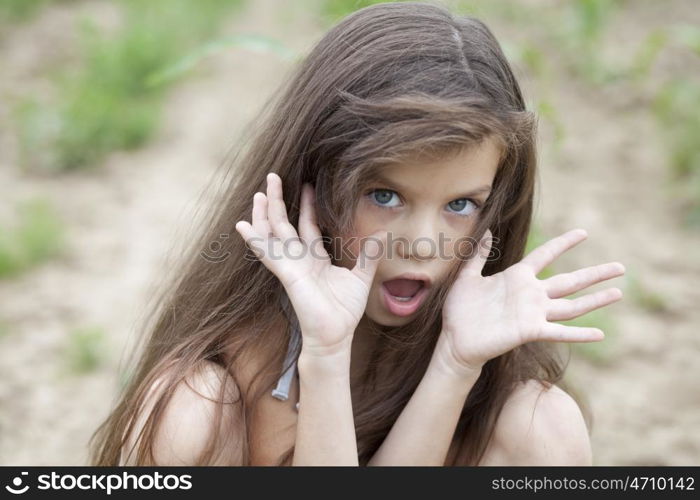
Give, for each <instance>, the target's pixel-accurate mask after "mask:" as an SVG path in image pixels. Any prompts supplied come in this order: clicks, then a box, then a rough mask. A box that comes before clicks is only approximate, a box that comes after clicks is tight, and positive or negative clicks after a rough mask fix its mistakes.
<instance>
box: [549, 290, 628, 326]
mask: <svg viewBox="0 0 700 500" xmlns="http://www.w3.org/2000/svg"><path fill="white" fill-rule="evenodd" d="M621 298H622V290H620V289H619V288H608V289H607V290H602V291H600V292H595V293H590V294H588V295H584V296H583V297H577V298H575V299H554V300H551V301H550V302H549V307H548V309H547V321H566V320H569V319H574V318H578V317H579V316H581V315H583V314H586V313H587V312H590V311H593V310H594V309H600V308H601V307H603V306H607V305H608V304H612V303H613V302H617V301H618V300H620V299H621Z"/></svg>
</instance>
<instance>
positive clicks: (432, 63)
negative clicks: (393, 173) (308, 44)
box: [90, 2, 590, 465]
mask: <svg viewBox="0 0 700 500" xmlns="http://www.w3.org/2000/svg"><path fill="white" fill-rule="evenodd" d="M253 125H254V126H253V127H251V130H254V133H253V135H252V137H251V138H250V141H249V142H246V141H244V140H242V141H241V147H240V148H239V149H238V151H237V154H236V155H235V156H234V157H233V158H232V160H231V161H229V162H227V163H226V164H225V165H226V166H227V167H228V170H226V175H225V176H224V181H222V182H221V186H222V187H223V189H221V192H220V194H219V198H218V202H215V203H212V204H211V208H210V210H209V212H207V215H206V217H205V218H204V219H203V222H202V223H201V226H202V228H203V229H202V230H201V232H200V233H199V235H198V237H197V238H196V239H194V240H193V242H192V244H191V245H190V247H189V248H188V249H187V251H186V253H185V254H184V256H183V257H182V258H183V262H182V264H179V265H178V266H177V267H176V269H177V272H176V273H174V274H173V276H172V277H171V278H170V282H169V283H167V285H166V286H164V288H163V291H162V293H161V294H160V295H159V296H158V299H157V301H156V303H155V305H154V306H153V309H152V315H151V316H150V317H149V321H146V322H145V323H146V324H145V325H144V329H146V333H147V335H144V337H143V342H144V346H143V349H142V352H141V354H140V356H139V358H138V359H139V361H138V363H137V365H136V367H135V368H134V369H133V373H132V374H131V377H130V379H129V380H128V383H127V384H126V386H125V388H124V389H123V391H122V393H121V397H120V399H119V402H118V404H117V405H116V408H115V409H114V410H113V411H112V413H111V414H110V415H109V417H108V418H107V419H106V420H105V421H104V422H103V423H102V425H101V426H100V427H99V428H98V429H97V430H96V431H95V434H94V435H93V437H92V439H91V458H90V461H91V463H92V464H94V465H116V464H117V462H118V460H119V456H120V449H121V447H122V445H123V444H124V439H123V438H124V436H125V435H126V434H128V432H130V429H131V426H132V425H133V422H132V419H131V417H132V416H133V415H134V414H135V413H136V411H137V410H138V409H139V407H140V405H141V404H142V403H143V400H144V395H145V393H146V391H147V390H148V388H149V386H150V385H151V384H152V383H153V381H154V380H155V379H156V378H157V377H159V376H160V375H161V374H162V373H163V372H164V370H165V368H166V366H172V365H174V366H175V367H176V369H175V370H172V371H171V372H169V373H171V374H176V375H172V376H171V377H169V378H168V379H166V380H165V382H164V385H163V387H164V390H163V391H162V393H161V394H160V395H159V396H158V399H157V403H156V405H155V407H154V409H153V411H152V413H151V414H150V416H149V419H148V421H147V423H146V426H145V427H144V431H143V438H142V439H141V441H140V444H139V447H138V451H137V457H138V458H137V462H138V463H139V464H152V463H153V456H152V451H151V448H150V445H151V443H152V441H153V436H154V433H155V430H156V429H157V425H158V420H159V418H160V417H161V415H162V412H163V409H164V407H165V405H166V404H167V402H168V400H169V398H170V396H171V394H172V393H173V391H174V387H175V385H176V384H177V383H178V382H179V381H180V380H182V379H183V377H184V376H185V374H187V373H189V372H190V371H191V370H192V369H193V368H194V367H195V366H197V364H198V363H199V362H201V361H202V360H205V359H206V360H210V361H213V362H215V363H218V364H220V365H221V366H223V367H224V368H225V369H226V370H227V371H228V372H229V373H230V374H231V375H232V376H233V377H234V380H236V381H237V382H240V381H239V380H237V379H236V372H235V370H234V365H235V363H236V361H237V360H238V359H242V358H241V356H245V355H246V353H256V356H257V357H258V358H259V359H262V360H263V363H262V365H261V366H263V367H264V369H262V370H261V371H260V372H259V373H257V375H256V377H255V380H254V383H250V384H249V385H247V386H246V391H245V394H244V395H243V397H242V398H241V401H240V404H241V415H242V416H243V417H244V418H243V421H244V422H245V430H246V431H247V434H246V436H247V439H246V441H247V442H246V443H245V444H246V446H244V450H243V451H244V453H243V455H244V458H243V463H244V464H249V463H250V443H251V436H252V435H253V434H254V432H255V430H254V429H253V419H252V415H253V411H254V408H255V406H256V404H257V403H258V402H259V400H260V398H262V397H269V394H270V391H271V390H272V388H273V387H274V385H275V383H276V380H277V378H278V377H279V375H280V373H281V372H282V371H283V370H284V369H285V368H286V367H283V366H282V364H283V360H284V356H285V352H286V348H287V344H288V341H289V335H290V334H291V329H290V325H291V324H292V323H293V321H290V322H289V323H285V324H287V328H286V330H285V329H282V330H281V329H280V328H279V327H277V328H274V324H275V321H276V319H275V318H279V317H280V315H279V313H280V304H281V303H284V301H285V298H286V296H285V293H286V292H285V290H284V288H283V287H282V286H281V284H280V282H279V280H278V279H277V278H276V277H275V276H274V275H273V274H272V273H271V272H270V271H269V270H268V269H267V268H266V267H265V266H264V265H263V264H262V263H261V262H259V261H258V260H256V259H254V258H251V255H252V254H251V252H250V251H249V250H248V249H247V247H246V245H245V243H244V241H243V239H242V238H240V237H239V236H238V235H237V232H236V231H235V228H234V225H235V224H236V222H237V221H239V220H243V219H246V220H247V219H248V218H249V214H250V211H251V203H252V199H253V195H254V194H255V193H256V192H257V191H263V192H264V191H265V185H266V174H267V173H268V172H275V173H277V174H279V176H280V177H281V178H282V180H283V183H284V201H285V204H286V206H287V209H288V212H289V220H290V222H291V223H292V224H294V225H295V227H296V225H297V222H298V217H299V198H300V195H301V188H302V183H304V182H309V183H311V184H313V185H314V186H315V188H316V189H315V193H316V205H317V215H318V224H319V227H320V228H321V231H322V233H323V235H324V236H331V235H339V234H351V233H352V231H353V214H354V212H355V208H356V204H357V202H358V200H359V199H360V194H361V192H362V190H363V188H364V186H365V184H366V183H367V182H369V180H370V179H371V178H372V175H373V173H374V172H376V169H377V167H378V166H380V165H383V164H396V163H400V162H401V161H402V160H405V159H407V158H409V157H412V158H415V157H416V156H421V157H438V156H445V155H450V154H453V153H455V152H458V151H460V150H461V149H463V148H465V147H471V146H473V145H475V144H478V143H479V142H481V141H482V140H484V139H485V138H487V137H493V138H496V139H497V140H498V141H499V143H500V144H501V145H502V152H503V154H502V158H501V161H500V164H499V167H498V171H497V174H496V178H495V179H494V189H493V191H492V193H491V195H490V196H489V198H488V200H487V202H486V204H485V205H484V207H483V209H482V210H481V211H480V216H479V218H478V219H477V222H476V223H475V228H474V231H473V233H472V236H473V237H480V236H481V235H482V234H483V233H484V231H485V230H486V229H487V228H490V229H491V231H492V233H493V236H494V244H493V249H492V252H493V253H492V255H494V256H497V258H492V259H489V260H488V262H487V263H486V265H485V268H484V275H490V274H494V273H497V272H500V271H502V270H504V269H506V268H507V267H509V266H511V265H512V264H514V263H516V262H518V261H519V260H520V259H521V258H522V257H523V256H524V251H525V246H526V242H527V237H528V233H529V230H530V224H531V218H532V213H533V200H534V191H535V180H536V150H535V138H536V125H537V120H536V116H535V115H534V114H533V113H532V112H531V111H528V110H526V108H525V104H524V100H523V96H522V94H521V91H520V87H519V85H518V83H517V81H516V79H515V77H514V76H513V72H512V70H511V67H510V65H509V64H508V62H507V60H506V58H505V56H504V55H503V52H502V50H501V48H500V46H499V44H498V42H497V41H496V39H495V37H494V36H493V34H492V33H491V31H490V30H489V28H487V27H486V25H484V23H482V22H481V21H480V20H478V19H475V18H473V17H468V16H453V15H452V14H451V13H450V12H449V11H448V10H447V9H446V8H444V7H443V6H441V5H434V4H428V3H417V2H401V3H385V4H377V5H373V6H370V7H366V8H364V9H361V10H358V11H356V12H354V13H353V14H351V15H349V16H347V17H346V18H344V19H343V20H342V21H340V22H339V23H338V24H337V25H335V26H334V27H333V28H331V29H330V30H329V31H328V32H327V33H326V34H325V35H324V36H323V37H322V38H321V40H320V41H319V42H318V43H317V44H316V45H315V46H314V48H313V49H312V50H311V52H310V54H309V55H308V56H307V57H306V58H305V59H303V60H302V61H301V62H299V63H298V64H297V65H295V66H294V67H293V68H292V73H291V75H290V77H289V78H288V79H287V80H286V81H285V83H284V85H283V86H282V88H281V89H280V91H279V92H278V93H277V94H275V95H274V96H273V97H272V98H271V99H270V100H269V101H268V102H267V103H266V105H265V106H264V107H263V110H262V112H261V113H260V115H259V118H258V119H257V121H256V122H255V123H254V124H253ZM214 242H215V243H216V245H218V247H217V248H216V250H217V253H216V255H215V256H214V255H211V254H210V250H211V249H212V248H213V247H212V244H213V243H214ZM328 250H329V252H331V253H332V254H333V251H334V249H333V248H328ZM208 252H209V253H208ZM458 269H459V267H458V266H453V271H452V272H451V273H450V275H449V276H448V279H447V280H446V281H445V282H444V283H442V284H441V285H440V286H438V287H433V288H432V289H431V295H430V296H429V298H428V300H427V302H426V303H425V304H424V306H423V307H421V308H420V310H419V312H418V313H417V317H416V319H415V320H414V321H412V322H411V323H409V324H407V325H405V326H401V327H385V326H383V325H378V324H374V323H371V322H370V323H371V326H372V327H373V330H374V332H375V333H376V334H377V336H378V339H379V342H378V344H377V348H376V349H375V350H374V351H373V352H372V355H371V359H370V362H369V364H368V367H367V369H366V371H365V372H364V378H363V385H362V386H363V388H366V391H364V392H363V396H362V398H360V400H359V401H357V404H354V405H353V406H354V408H353V411H354V416H355V425H356V431H357V439H358V450H359V459H360V464H366V463H367V462H368V461H369V459H370V458H371V456H372V455H373V454H374V452H375V451H376V450H377V448H378V447H379V445H380V444H381V442H382V440H383V439H384V438H385V436H386V435H387V433H388V432H389V430H390V429H391V427H392V425H393V424H394V422H395V421H396V419H397V418H398V416H399V414H400V413H401V411H402V409H403V407H404V406H405V404H406V403H407V402H408V400H409V398H410V397H411V395H412V393H413V392H414V390H415V388H416V386H417V385H418V383H419V382H420V379H421V378H422V375H423V373H424V372H425V369H426V368H427V365H428V362H429V359H430V357H431V353H432V349H433V347H434V346H435V342H436V340H437V337H438V335H439V333H440V329H441V311H442V304H443V301H444V299H445V296H446V294H447V292H448V291H449V287H450V286H451V284H452V283H453V280H454V279H455V277H456V274H457V271H458ZM292 314H293V311H292ZM277 324H279V323H277ZM297 354H298V353H297ZM378 367H383V369H382V373H381V376H378V371H377V368H378ZM385 367H390V369H389V370H386V369H385ZM564 369H565V363H563V362H562V360H561V359H560V356H559V353H558V352H557V351H556V348H555V346H554V345H552V344H549V343H543V342H533V343H530V344H526V345H523V346H520V347H518V348H516V349H514V350H512V351H510V352H508V353H506V354H503V355H502V356H499V357H497V358H495V359H492V360H490V361H489V362H488V363H487V364H486V365H485V366H484V368H483V370H482V374H481V377H480V378H479V380H478V381H477V383H476V385H475V386H474V388H473V389H472V391H471V392H470V394H469V397H468V399H467V401H466V403H465V405H464V409H463V411H462V414H461V417H460V420H459V424H458V429H457V433H458V434H457V436H459V437H460V439H459V442H460V447H459V448H458V453H457V454H456V455H455V459H454V460H453V463H460V464H477V463H478V462H479V460H480V459H481V457H482V455H483V453H484V451H485V449H486V445H487V443H488V441H489V439H490V437H491V434H492V432H493V429H494V426H495V422H496V419H497V417H498V414H499V412H500V411H501V408H502V407H503V405H504V403H505V401H506V399H507V398H508V396H509V395H510V393H511V392H512V390H513V388H514V387H515V386H516V384H517V383H518V382H522V381H527V380H530V379H536V380H540V381H542V382H544V383H545V385H546V384H552V383H558V384H559V385H561V386H562V387H564V388H565V389H566V384H565V383H564V381H563V380H562V377H563V373H564ZM385 372H386V373H385ZM567 390H568V389H567ZM224 391H225V388H222V391H221V395H220V396H221V398H220V399H221V400H222V401H223V399H224V397H223V395H224ZM219 408H221V407H219ZM221 413H222V412H218V414H217V419H220V418H221ZM586 416H587V421H588V422H590V416H589V415H586ZM218 424H220V421H218V420H217V426H216V427H215V428H218ZM232 425H233V424H232ZM216 444H217V436H216V435H212V436H211V440H210V442H209V446H208V447H207V449H206V450H205V452H204V453H203V454H202V456H201V457H200V463H201V464H207V463H210V462H211V460H212V459H213V457H214V455H215V453H225V451H223V452H222V450H217V449H216ZM292 456H293V448H291V449H290V450H288V452H287V453H286V454H285V455H284V456H283V457H282V459H281V461H280V464H289V463H291V457H292Z"/></svg>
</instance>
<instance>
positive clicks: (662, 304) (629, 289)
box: [625, 269, 668, 313]
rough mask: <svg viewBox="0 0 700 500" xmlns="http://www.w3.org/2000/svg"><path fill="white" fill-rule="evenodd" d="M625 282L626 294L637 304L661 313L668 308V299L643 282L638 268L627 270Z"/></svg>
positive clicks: (647, 309)
mask: <svg viewBox="0 0 700 500" xmlns="http://www.w3.org/2000/svg"><path fill="white" fill-rule="evenodd" d="M625 282H626V283H625V285H626V291H625V295H626V296H628V297H629V298H630V299H631V300H632V302H633V303H635V304H636V305H637V306H639V307H641V308H642V309H644V310H646V311H649V312H652V313H659V312H664V311H667V310H668V300H667V299H666V298H665V297H664V296H663V295H661V294H659V293H658V292H655V291H654V290H652V289H651V288H650V287H649V286H648V285H646V284H645V283H643V282H642V281H641V280H640V279H639V276H638V273H637V271H636V270H634V269H627V270H626V272H625Z"/></svg>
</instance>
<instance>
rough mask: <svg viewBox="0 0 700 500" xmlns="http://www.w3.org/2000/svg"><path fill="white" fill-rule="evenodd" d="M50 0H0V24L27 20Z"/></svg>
mask: <svg viewBox="0 0 700 500" xmlns="http://www.w3.org/2000/svg"><path fill="white" fill-rule="evenodd" d="M51 1H52V0H0V25H2V24H5V23H22V22H26V21H29V20H30V19H31V18H32V17H34V16H35V15H36V14H37V12H39V10H41V8H42V7H44V6H46V5H47V4H49V3H50V2H51ZM53 1H55V0H53ZM64 1H65V0H64Z"/></svg>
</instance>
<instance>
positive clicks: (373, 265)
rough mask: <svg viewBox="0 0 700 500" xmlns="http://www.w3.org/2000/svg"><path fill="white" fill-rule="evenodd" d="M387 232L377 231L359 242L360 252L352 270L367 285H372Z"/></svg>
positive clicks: (384, 245) (384, 246) (382, 252)
mask: <svg viewBox="0 0 700 500" xmlns="http://www.w3.org/2000/svg"><path fill="white" fill-rule="evenodd" d="M386 240H387V232H386V231H377V232H375V233H372V234H371V235H369V236H368V237H367V238H363V240H362V241H361V242H360V243H361V247H360V254H359V256H358V258H357V261H356V262H355V267H353V269H352V272H353V273H354V274H355V275H356V276H357V277H359V278H360V279H361V280H362V281H363V282H364V283H365V284H366V285H367V286H368V287H369V286H371V285H372V280H374V275H375V272H376V271H377V267H378V266H379V261H380V260H381V258H382V255H383V254H384V249H385V248H386Z"/></svg>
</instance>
